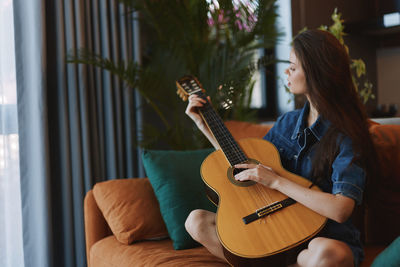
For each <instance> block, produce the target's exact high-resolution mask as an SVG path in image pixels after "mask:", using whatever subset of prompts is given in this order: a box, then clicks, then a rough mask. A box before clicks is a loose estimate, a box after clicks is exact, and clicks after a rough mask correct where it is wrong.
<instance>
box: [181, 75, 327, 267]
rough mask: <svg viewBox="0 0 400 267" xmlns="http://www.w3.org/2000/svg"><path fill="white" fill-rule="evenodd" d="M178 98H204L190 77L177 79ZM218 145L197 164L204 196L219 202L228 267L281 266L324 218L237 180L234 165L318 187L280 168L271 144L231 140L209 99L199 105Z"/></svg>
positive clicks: (218, 220) (277, 194) (272, 192)
mask: <svg viewBox="0 0 400 267" xmlns="http://www.w3.org/2000/svg"><path fill="white" fill-rule="evenodd" d="M176 85H177V88H178V91H177V93H178V94H179V95H180V96H181V98H182V99H183V100H187V98H188V97H189V96H190V95H192V94H196V95H198V96H200V97H201V98H203V99H205V100H207V96H206V94H205V90H204V89H203V88H202V86H201V84H200V83H199V81H198V80H197V79H196V78H195V77H193V76H185V77H183V78H181V79H179V80H178V81H177V82H176ZM199 114H200V115H201V116H202V118H203V119H204V121H205V122H206V124H207V126H208V127H209V129H210V131H211V133H212V134H213V135H214V137H215V139H216V140H217V142H218V144H219V146H220V149H218V150H216V151H215V152H212V153H211V154H210V155H209V156H208V157H207V158H206V159H205V160H204V161H203V163H202V165H201V169H200V173H201V177H202V179H203V181H204V183H205V184H206V189H207V190H206V191H207V195H208V197H209V198H210V200H211V201H213V202H214V204H216V205H217V206H218V208H217V213H216V230H217V234H218V238H219V240H220V241H221V244H222V246H223V248H224V254H225V257H226V258H227V260H228V261H229V263H230V264H232V265H233V266H280V265H282V266H284V265H285V264H287V263H288V262H289V261H293V260H295V257H296V255H297V253H298V252H299V250H301V249H303V247H305V246H306V245H307V244H308V241H309V240H310V239H311V238H312V237H314V236H316V235H317V234H318V233H319V232H320V231H321V230H322V229H323V227H324V225H325V223H326V220H327V219H326V218H325V217H323V216H321V215H320V214H318V213H316V212H314V211H312V210H310V209H309V208H307V207H305V206H303V205H302V204H300V203H297V202H296V201H294V200H293V199H291V198H288V197H287V196H286V195H284V194H282V193H280V192H279V191H277V190H273V189H270V188H268V187H266V186H263V185H261V184H258V183H256V182H254V181H243V182H240V181H237V180H235V178H234V175H235V174H236V173H237V172H240V171H241V170H240V169H235V168H233V166H234V165H235V164H238V163H261V164H263V165H266V166H269V167H271V168H272V169H273V170H274V171H275V172H276V173H278V174H279V175H281V176H283V177H286V178H287V179H290V180H292V181H293V182H295V183H297V184H299V185H302V186H304V187H309V188H311V189H312V190H320V189H319V188H318V187H317V186H313V185H312V183H311V182H310V181H309V180H307V179H305V178H303V177H300V176H298V175H296V174H293V173H291V172H289V171H287V170H285V169H284V168H283V167H282V164H281V160H280V156H279V152H278V150H277V149H276V147H275V146H274V145H273V144H272V143H270V142H268V141H266V140H263V139H257V138H248V139H243V140H239V141H238V142H236V141H235V140H234V138H233V137H232V135H231V133H230V132H229V130H228V129H227V128H226V127H225V124H224V122H223V120H222V119H221V117H220V116H219V115H218V114H217V112H216V111H215V109H214V108H213V107H212V105H211V103H209V102H208V100H207V103H205V104H204V106H203V107H201V108H199Z"/></svg>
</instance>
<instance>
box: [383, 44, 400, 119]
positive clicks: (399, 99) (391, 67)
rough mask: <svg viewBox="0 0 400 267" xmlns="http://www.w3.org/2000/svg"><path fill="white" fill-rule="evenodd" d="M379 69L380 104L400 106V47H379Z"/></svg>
mask: <svg viewBox="0 0 400 267" xmlns="http://www.w3.org/2000/svg"><path fill="white" fill-rule="evenodd" d="M377 69H378V73H377V76H378V77H377V80H378V88H379V90H378V104H397V106H398V107H400V75H399V74H400V47H391V48H381V49H378V51H377ZM397 114H399V111H398V112H397Z"/></svg>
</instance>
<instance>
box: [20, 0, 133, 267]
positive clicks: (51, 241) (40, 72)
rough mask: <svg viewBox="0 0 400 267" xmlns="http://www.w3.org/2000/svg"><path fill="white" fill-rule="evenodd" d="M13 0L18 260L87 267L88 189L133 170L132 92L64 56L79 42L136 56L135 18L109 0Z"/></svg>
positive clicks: (118, 55)
mask: <svg viewBox="0 0 400 267" xmlns="http://www.w3.org/2000/svg"><path fill="white" fill-rule="evenodd" d="M14 1H15V2H14V6H15V14H16V15H17V18H16V20H15V21H17V22H18V24H19V25H17V27H16V34H17V37H16V40H17V41H18V47H17V48H16V52H17V54H18V55H17V79H18V86H17V87H18V88H17V89H18V94H19V103H18V110H19V113H20V114H19V122H20V125H19V127H20V131H21V132H23V134H22V135H21V138H20V146H21V147H22V146H24V148H23V150H24V151H23V152H24V153H23V152H21V155H23V157H22V158H21V194H22V220H23V237H24V256H25V266H71V267H72V266H86V254H85V238H84V220H83V199H84V196H85V194H86V192H87V191H88V190H90V189H91V188H92V186H93V185H94V184H95V183H96V182H100V181H104V180H108V179H115V178H126V177H136V176H138V175H139V173H138V162H137V161H138V150H137V149H136V147H135V142H136V139H135V138H136V137H135V136H136V129H137V121H138V120H137V114H138V113H137V112H136V111H137V107H136V104H135V103H136V102H137V99H136V96H135V93H134V90H133V89H132V88H125V86H124V84H123V83H122V82H121V81H120V80H119V79H118V78H117V77H115V76H113V75H110V73H108V72H107V71H104V70H101V69H98V68H95V67H92V66H89V65H83V64H80V65H78V64H72V63H70V64H68V63H67V62H66V60H67V58H68V57H69V56H73V55H74V54H75V53H76V51H77V50H78V49H84V50H87V51H90V52H92V53H95V54H98V55H100V56H102V57H105V58H109V59H112V60H113V61H119V60H128V59H132V58H134V44H135V42H136V41H137V40H135V38H134V36H135V35H134V22H133V20H132V18H131V16H130V13H129V12H128V10H127V9H126V8H125V7H124V6H123V5H122V4H119V3H118V1H115V0H31V1H25V0H14ZM28 44H29V45H28ZM18 66H20V67H18Z"/></svg>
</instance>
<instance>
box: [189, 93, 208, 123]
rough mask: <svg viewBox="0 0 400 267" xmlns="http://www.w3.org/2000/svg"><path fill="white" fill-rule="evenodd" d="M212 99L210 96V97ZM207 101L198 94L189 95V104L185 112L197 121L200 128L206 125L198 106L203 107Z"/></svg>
mask: <svg viewBox="0 0 400 267" xmlns="http://www.w3.org/2000/svg"><path fill="white" fill-rule="evenodd" d="M208 100H210V97H208ZM206 102H207V101H206V100H205V99H203V98H201V97H199V96H198V95H191V96H189V104H188V105H187V108H186V111H185V113H186V114H187V115H188V116H189V117H190V118H191V119H192V120H193V121H194V123H196V125H197V127H199V128H200V129H202V128H204V127H205V126H206V125H205V123H204V121H203V119H202V117H201V116H200V114H199V111H198V108H200V107H202V106H203V105H204V104H205V103H206Z"/></svg>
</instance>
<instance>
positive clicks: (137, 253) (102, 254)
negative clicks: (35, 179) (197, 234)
mask: <svg viewBox="0 0 400 267" xmlns="http://www.w3.org/2000/svg"><path fill="white" fill-rule="evenodd" d="M226 125H227V127H228V129H229V130H230V132H231V133H232V135H233V137H234V138H235V139H237V140H238V139H241V138H246V137H260V138H261V137H263V136H264V135H265V134H266V132H267V131H268V130H269V129H270V127H271V126H270V125H259V124H252V123H246V122H236V121H230V122H227V123H226ZM370 132H371V134H372V136H373V140H374V143H375V145H376V148H377V151H378V154H379V158H380V162H381V164H382V167H383V168H382V169H383V172H382V176H381V177H379V183H378V186H377V188H376V192H377V194H376V201H374V204H373V205H370V206H369V207H368V208H365V207H363V208H362V209H360V210H359V211H358V212H357V214H356V215H355V220H356V221H357V222H358V224H359V225H360V228H361V229H362V235H363V237H364V239H365V254H366V258H365V260H364V262H363V264H362V266H370V264H371V263H372V261H373V259H374V258H375V257H376V256H377V255H378V254H379V253H380V252H381V251H382V250H383V249H384V248H385V247H386V246H387V245H388V244H389V243H390V242H391V241H392V240H394V239H395V238H396V237H397V236H399V235H400V227H398V226H399V225H400V198H399V192H400V125H372V126H371V129H370ZM96 187H97V188H98V189H97V191H100V188H102V190H103V191H104V190H105V191H107V192H108V195H107V198H102V199H99V197H97V198H96V197H95V194H94V193H96ZM94 188H95V189H94V190H90V191H89V192H88V193H87V195H86V197H85V202H84V213H85V214H84V215H85V217H84V218H85V236H86V253H87V262H88V266H89V267H103V266H104V267H106V266H107V267H111V266H118V267H128V266H174V267H175V266H229V265H228V264H226V263H225V262H223V261H222V260H219V259H218V258H216V257H214V256H212V255H211V254H210V253H209V252H208V251H207V250H206V249H205V248H204V247H197V248H192V249H186V250H174V249H173V246H172V241H171V240H170V239H165V238H164V239H163V238H162V237H163V236H164V235H165V234H166V233H165V232H166V230H165V226H163V222H162V218H161V216H160V215H157V214H135V212H136V206H127V205H125V204H123V205H120V206H118V207H115V206H113V207H109V209H108V210H107V211H106V214H105V212H104V208H103V209H100V208H99V206H104V205H105V204H107V201H108V199H113V200H115V199H126V198H131V197H135V196H132V194H130V193H129V192H132V191H130V188H135V190H138V191H135V192H138V194H139V193H140V194H142V195H139V196H138V198H139V199H140V200H141V201H142V202H141V204H140V205H142V208H141V209H142V211H141V212H143V205H144V206H145V207H146V205H148V206H147V207H148V208H147V212H153V213H154V212H158V211H157V207H158V203H157V200H156V198H155V196H154V192H152V189H151V186H150V183H149V182H148V179H147V178H145V179H118V180H112V181H107V182H102V183H98V184H97V185H95V187H94ZM93 191H95V192H93ZM110 192H111V193H110ZM98 194H99V193H98ZM144 199H145V200H144ZM124 205H125V206H124ZM123 209H125V210H128V211H127V212H130V215H129V216H128V215H125V214H124V213H123V212H122V213H121V212H120V210H123ZM145 209H146V208H145ZM102 210H103V211H102ZM150 210H152V211H150ZM132 214H133V215H132ZM150 215H151V216H158V217H157V218H160V219H159V220H154V221H155V222H154V224H158V225H159V226H157V227H159V229H156V230H154V229H153V230H154V231H156V234H154V236H153V237H154V238H152V240H149V239H146V241H140V242H133V243H132V242H131V241H130V240H129V237H127V236H126V235H119V234H114V233H115V231H111V228H110V224H112V225H113V227H114V228H115V227H120V228H121V227H122V228H123V227H125V226H123V225H122V224H124V223H127V224H129V223H130V222H129V221H128V220H130V218H132V216H133V217H135V216H136V219H140V220H141V219H142V217H148V216H150ZM152 218H154V217H152ZM136 219H135V220H136ZM160 221H161V222H160ZM144 224H145V223H142V226H143V225H144ZM122 228H121V229H122ZM125 228H126V227H125ZM113 232H114V233H113ZM163 233H164V234H163ZM121 240H122V242H121Z"/></svg>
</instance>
